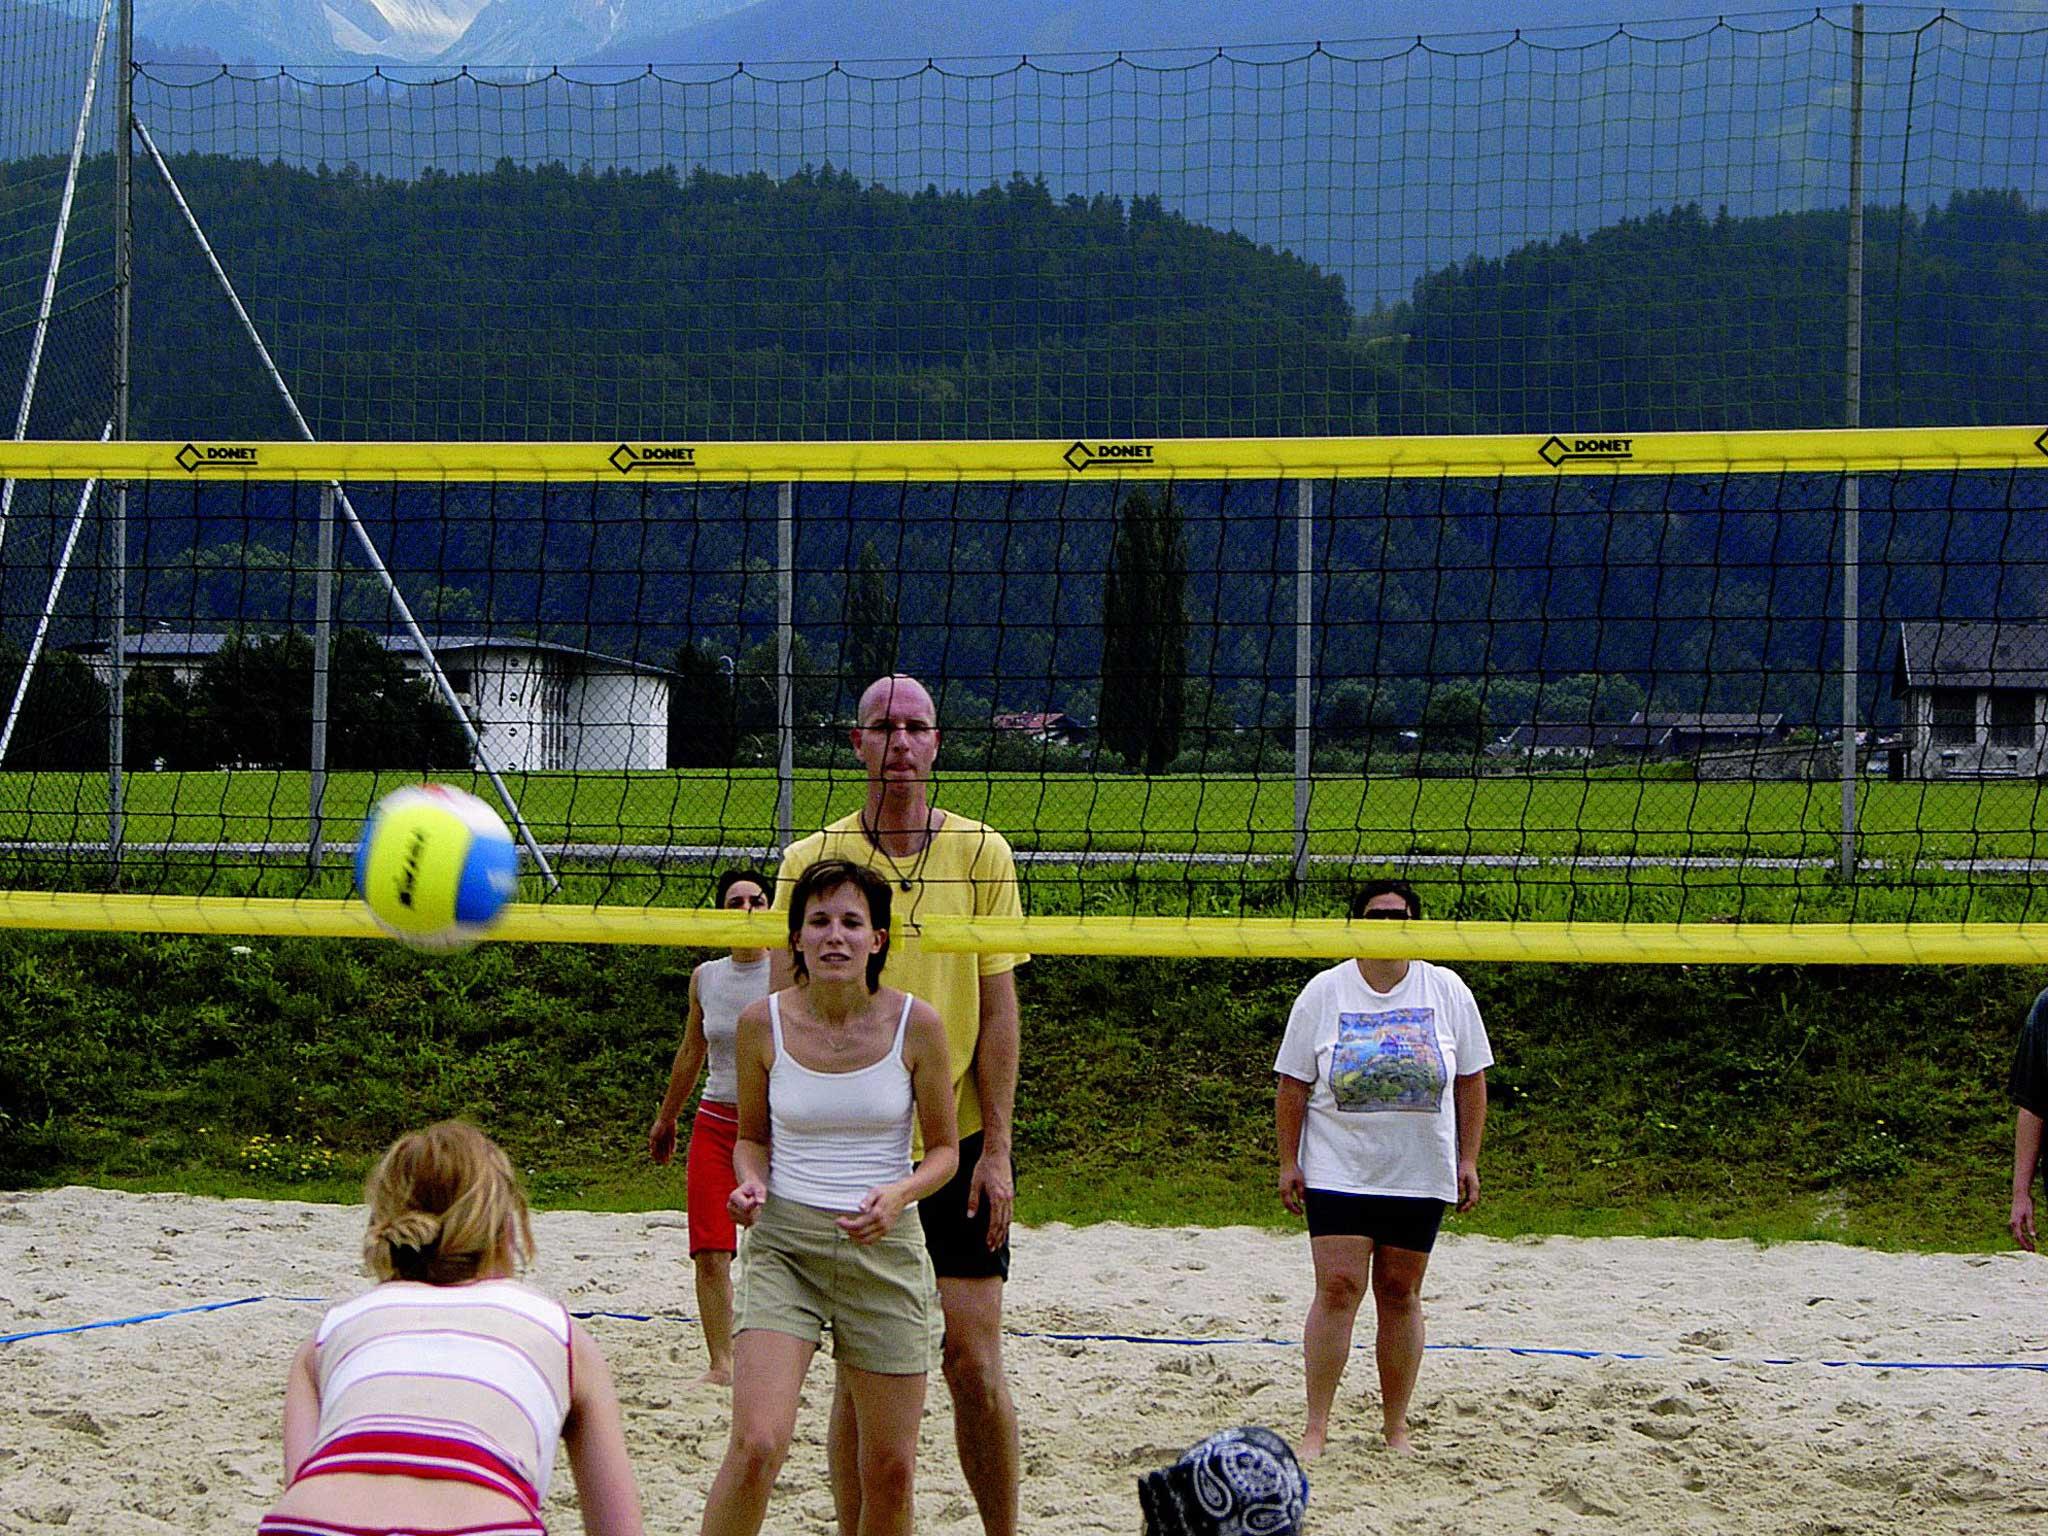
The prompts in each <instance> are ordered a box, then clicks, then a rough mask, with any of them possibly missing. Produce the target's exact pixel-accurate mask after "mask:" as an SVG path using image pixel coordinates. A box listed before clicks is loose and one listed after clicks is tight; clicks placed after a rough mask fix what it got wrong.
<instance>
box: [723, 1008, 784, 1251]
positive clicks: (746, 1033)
mask: <svg viewBox="0 0 2048 1536" xmlns="http://www.w3.org/2000/svg"><path fill="white" fill-rule="evenodd" d="M733 1054H734V1057H735V1059H736V1061H737V1064H738V1068H739V1129H738V1131H737V1133H736V1140H735V1141H734V1143H733V1149H732V1171H733V1174H734V1176H735V1177H736V1178H737V1179H738V1180H739V1184H738V1187H737V1188H735V1189H734V1190H733V1192H732V1195H731V1197H730V1198H729V1199H728V1200H727V1201H726V1209H727V1210H729V1211H731V1212H732V1219H733V1220H734V1221H736V1222H738V1223H739V1224H740V1225H741V1226H743V1227H750V1226H752V1225H753V1224H754V1217H755V1216H756V1215H757V1214H759V1212H760V1209H761V1207H762V1206H763V1205H764V1204H766V1203H767V1200H768V1143H769V1131H768V1124H769V1122H768V1069H769V1068H770V1067H771V1066H773V1065H774V1064H775V1037H774V1034H773V1032H772V1030H771V1028H770V1026H769V1023H768V1004H767V1001H766V1000H765V999H764V1000H763V1001H761V1002H758V1003H749V1004H747V1006H746V1007H745V1008H743V1009H742V1010H741V1011H740V1019H739V1035H738V1038H737V1040H736V1042H735V1046H734V1053H733Z"/></svg>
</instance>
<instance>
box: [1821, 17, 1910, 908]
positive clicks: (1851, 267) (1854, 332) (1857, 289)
mask: <svg viewBox="0 0 2048 1536" xmlns="http://www.w3.org/2000/svg"><path fill="white" fill-rule="evenodd" d="M1850 28H1851V31H1850V41H1849V260H1848V294H1847V304H1846V306H1845V308H1846V320H1845V326H1846V330H1845V335H1844V346H1843V365H1842V425H1843V426H1845V427H1860V426H1862V425H1863V7H1862V6H1860V5H1858V6H1856V7H1855V8H1854V10H1853V11H1852V12H1851V13H1850ZM1900 216H1901V217H1902V218H1903V217H1904V210H1903V209H1902V210H1901V211H1900ZM1862 507H1863V483H1862V480H1861V477H1859V476H1858V475H1857V474H1856V472H1855V471H1854V470H1849V471H1847V472H1845V473H1844V474H1843V476H1842V853H1841V862H1840V864H1839V865H1838V866H1837V872H1838V873H1839V874H1840V876H1841V878H1842V879H1844V880H1847V881H1854V880H1855V878H1856V771H1857V751H1856V730H1857V724H1858V715H1859V713H1860V711H1859V708H1858V705H1859V695H1860V693H1861V679H1860V663H1861V658H1860V657H1859V655H1858V654H1857V652H1858V634H1857V630H1858V622H1857V621H1858V617H1859V616H1858V612H1857V610H1858V607H1859V605H1860V604H1859V600H1860V598H1861V595H1862V594H1861V592H1860V590H1859V586H1860V576H1861V571H1860V565H1861V560H1862V546H1863V520H1862Z"/></svg>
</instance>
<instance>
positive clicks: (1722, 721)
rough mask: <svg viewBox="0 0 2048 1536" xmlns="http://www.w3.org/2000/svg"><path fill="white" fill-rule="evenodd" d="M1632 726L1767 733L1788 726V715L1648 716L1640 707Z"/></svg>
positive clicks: (1711, 713)
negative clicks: (1786, 719) (1786, 718)
mask: <svg viewBox="0 0 2048 1536" xmlns="http://www.w3.org/2000/svg"><path fill="white" fill-rule="evenodd" d="M1629 723H1630V724H1631V725H1645V724H1647V725H1668V726H1670V727H1672V728H1673V729H1674V730H1680V731H1723V732H1727V731H1736V732H1748V733H1756V732H1764V731H1776V730H1781V729H1783V728H1784V724H1785V715H1784V711H1782V710H1780V711H1779V712H1777V713H1776V714H1768V715H1765V714H1750V713H1746V712H1744V711H1740V710H1678V711H1670V710H1658V711H1655V712H1653V713H1651V714H1648V715H1645V714H1644V713H1643V712H1642V711H1641V710H1637V711H1636V712H1635V715H1634V716H1633V717H1632V718H1631V719H1630V721H1629Z"/></svg>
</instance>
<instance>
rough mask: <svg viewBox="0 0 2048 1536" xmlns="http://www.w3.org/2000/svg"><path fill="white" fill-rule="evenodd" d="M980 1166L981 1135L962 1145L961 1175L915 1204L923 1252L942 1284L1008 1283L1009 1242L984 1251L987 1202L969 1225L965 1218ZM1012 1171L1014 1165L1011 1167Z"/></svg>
mask: <svg viewBox="0 0 2048 1536" xmlns="http://www.w3.org/2000/svg"><path fill="white" fill-rule="evenodd" d="M980 1161H981V1132H979V1131H976V1132H975V1133H974V1134H973V1135H972V1136H963V1137H962V1138H961V1139H960V1170H959V1172H957V1173H955V1174H954V1175H953V1177H952V1179H951V1180H950V1181H949V1182H948V1183H947V1185H946V1187H945V1188H944V1189H942V1190H940V1191H939V1192H938V1193H937V1194H935V1195H929V1196H927V1197H926V1198H924V1199H922V1200H920V1201H918V1202H917V1219H918V1220H919V1221H920V1222H922V1223H923V1224H924V1246H925V1249H926V1251H927V1252H929V1253H930V1254H931V1256H932V1272H933V1273H934V1274H936V1275H937V1276H938V1277H939V1278H940V1279H941V1280H986V1279H989V1278H990V1277H991V1276H993V1277H994V1278H995V1279H998V1280H1007V1279H1009V1278H1010V1239H1009V1237H1008V1235H1007V1234H1006V1235H1005V1236H1004V1238H1003V1246H1002V1247H1000V1248H994V1249H991V1248H990V1247H989V1245H988V1202H987V1201H983V1202H982V1206H981V1209H980V1210H979V1211H977V1212H975V1214H974V1217H973V1219H972V1220H970V1219H969V1218H968V1215H967V1186H968V1184H969V1183H970V1182H971V1181H972V1180H973V1178H974V1165H975V1164H976V1163H978V1162H980ZM1013 1166H1014V1165H1013Z"/></svg>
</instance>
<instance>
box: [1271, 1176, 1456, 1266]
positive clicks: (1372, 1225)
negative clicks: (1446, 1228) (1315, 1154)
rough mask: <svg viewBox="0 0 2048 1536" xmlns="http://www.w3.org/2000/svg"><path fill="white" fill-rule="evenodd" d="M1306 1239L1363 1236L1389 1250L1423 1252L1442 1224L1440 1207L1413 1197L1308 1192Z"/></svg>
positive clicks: (1321, 1191) (1428, 1247) (1426, 1200)
mask: <svg viewBox="0 0 2048 1536" xmlns="http://www.w3.org/2000/svg"><path fill="white" fill-rule="evenodd" d="M1306 1204H1307V1207H1308V1235H1309V1236H1310V1237H1365V1238H1370V1239H1371V1240H1372V1241H1373V1242H1375V1243H1382V1244H1384V1245H1386V1246H1387V1247H1389V1248H1406V1249H1407V1250H1408V1251H1409V1252H1411V1253H1427V1252H1429V1251H1430V1249H1432V1248H1434V1247H1435V1246H1436V1233H1437V1228H1439V1227H1441V1226H1442V1225H1443V1223H1444V1204H1445V1202H1443V1201H1441V1200H1428V1199H1423V1198H1421V1197H1420V1196H1415V1195H1347V1194H1343V1193H1341V1192H1339V1191H1337V1190H1334V1189H1312V1190H1309V1191H1308V1197H1307V1201H1306Z"/></svg>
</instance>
